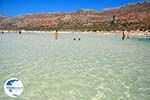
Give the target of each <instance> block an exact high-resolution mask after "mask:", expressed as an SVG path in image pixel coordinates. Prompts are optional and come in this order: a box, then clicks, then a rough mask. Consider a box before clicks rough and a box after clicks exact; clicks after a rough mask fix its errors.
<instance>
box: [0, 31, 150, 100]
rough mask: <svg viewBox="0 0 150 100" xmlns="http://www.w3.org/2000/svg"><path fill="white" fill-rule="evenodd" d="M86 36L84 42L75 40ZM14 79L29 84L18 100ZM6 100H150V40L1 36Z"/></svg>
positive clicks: (2, 99) (0, 77)
mask: <svg viewBox="0 0 150 100" xmlns="http://www.w3.org/2000/svg"><path fill="white" fill-rule="evenodd" d="M74 37H76V38H78V37H80V38H81V40H80V41H74V40H73V38H74ZM12 77H16V78H18V79H20V80H21V81H22V82H23V84H24V91H23V94H22V95H21V96H19V97H17V98H15V99H13V98H10V97H8V96H7V95H6V94H5V93H4V91H3V86H4V82H5V81H6V80H7V79H9V78H12ZM0 100H150V41H149V40H148V39H146V40H142V41H139V40H138V38H135V39H134V38H131V39H128V40H125V41H121V38H120V36H118V35H109V36H108V35H98V34H82V35H81V34H78V35H77V34H61V36H60V39H59V40H54V37H53V35H52V34H48V33H45V34H43V33H41V34H40V33H37V34H35V33H23V34H22V35H19V34H16V33H7V34H3V35H1V34H0Z"/></svg>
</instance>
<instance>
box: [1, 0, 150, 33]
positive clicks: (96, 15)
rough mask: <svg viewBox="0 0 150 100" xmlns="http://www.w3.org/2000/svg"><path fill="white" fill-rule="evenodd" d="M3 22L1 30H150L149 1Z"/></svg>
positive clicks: (22, 17)
mask: <svg viewBox="0 0 150 100" xmlns="http://www.w3.org/2000/svg"><path fill="white" fill-rule="evenodd" d="M0 23H1V26H0V28H1V29H26V30H55V29H59V30H86V31H88V30H137V29H139V28H140V29H142V30H150V3H148V2H144V3H136V4H129V5H125V6H122V7H120V8H114V9H107V10H103V11H94V10H78V11H75V12H71V13H63V12H58V13H40V14H28V15H21V16H16V17H14V18H6V19H5V20H4V19H1V17H0ZM2 25H3V26H2Z"/></svg>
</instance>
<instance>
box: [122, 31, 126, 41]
mask: <svg viewBox="0 0 150 100" xmlns="http://www.w3.org/2000/svg"><path fill="white" fill-rule="evenodd" d="M125 37H126V36H125V33H124V32H122V40H124V38H125Z"/></svg>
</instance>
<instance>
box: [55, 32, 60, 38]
mask: <svg viewBox="0 0 150 100" xmlns="http://www.w3.org/2000/svg"><path fill="white" fill-rule="evenodd" d="M58 36H59V34H58V30H56V32H55V39H56V40H57V39H58Z"/></svg>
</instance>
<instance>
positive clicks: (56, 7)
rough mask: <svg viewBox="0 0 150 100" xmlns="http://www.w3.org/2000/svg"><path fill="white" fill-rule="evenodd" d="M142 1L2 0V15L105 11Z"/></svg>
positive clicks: (0, 3) (0, 8)
mask: <svg viewBox="0 0 150 100" xmlns="http://www.w3.org/2000/svg"><path fill="white" fill-rule="evenodd" d="M139 1H142V0H0V13H2V14H4V15H6V16H16V15H21V14H27V13H39V12H70V11H75V10H78V9H95V10H103V9H106V8H113V7H119V6H121V5H125V4H128V3H134V2H139Z"/></svg>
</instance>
